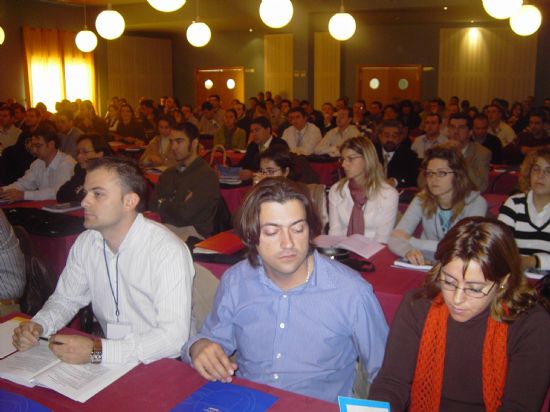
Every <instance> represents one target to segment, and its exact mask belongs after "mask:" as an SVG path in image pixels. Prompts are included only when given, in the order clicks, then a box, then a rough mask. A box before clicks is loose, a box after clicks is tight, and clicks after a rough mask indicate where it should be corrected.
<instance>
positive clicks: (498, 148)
mask: <svg viewBox="0 0 550 412" xmlns="http://www.w3.org/2000/svg"><path fill="white" fill-rule="evenodd" d="M472 140H473V141H474V142H476V143H479V144H480V145H483V146H484V147H486V148H487V149H489V150H490V151H491V163H493V164H501V163H502V143H501V142H500V139H499V138H498V137H496V136H495V135H494V134H491V133H489V119H487V116H485V115H484V114H478V115H476V117H474V124H473V127H472Z"/></svg>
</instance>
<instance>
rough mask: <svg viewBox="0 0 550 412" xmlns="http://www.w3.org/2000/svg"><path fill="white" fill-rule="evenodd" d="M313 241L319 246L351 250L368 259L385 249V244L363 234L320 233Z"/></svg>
mask: <svg viewBox="0 0 550 412" xmlns="http://www.w3.org/2000/svg"><path fill="white" fill-rule="evenodd" d="M313 243H314V244H315V245H316V246H318V247H324V248H327V247H339V248H342V249H346V250H349V251H351V252H353V253H356V254H358V255H359V256H361V257H363V258H365V259H368V258H370V257H371V256H373V255H375V254H376V253H378V252H380V251H381V250H382V249H384V245H383V244H381V243H378V242H377V241H375V240H372V239H367V238H366V237H365V236H362V235H358V234H355V235H351V236H349V237H347V236H332V235H320V236H317V237H316V238H315V239H313Z"/></svg>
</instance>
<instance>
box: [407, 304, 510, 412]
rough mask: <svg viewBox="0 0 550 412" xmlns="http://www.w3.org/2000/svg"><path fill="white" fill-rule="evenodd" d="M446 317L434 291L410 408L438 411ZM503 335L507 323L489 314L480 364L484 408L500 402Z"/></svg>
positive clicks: (416, 411)
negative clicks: (434, 296)
mask: <svg viewBox="0 0 550 412" xmlns="http://www.w3.org/2000/svg"><path fill="white" fill-rule="evenodd" d="M448 317H449V310H448V308H447V305H446V304H445V302H444V301H443V298H442V296H441V295H438V296H437V297H436V298H435V299H434V300H433V302H432V306H431V308H430V310H429V312H428V316H427V318H426V323H425V324H424V329H423V330H422V337H421V339H420V346H419V349H418V358H417V360H416V370H415V372H414V378H413V382H412V389H411V405H410V409H409V411H410V412H437V411H439V403H440V401H441V388H442V385H443V367H444V366H445V348H446V345H447V343H446V338H447V319H448ZM507 338H508V325H506V324H505V323H502V322H498V321H496V320H494V319H493V318H492V317H491V316H489V317H488V320H487V329H486V331H485V338H484V341H483V355H482V365H481V374H482V382H483V403H484V404H485V409H486V410H487V412H496V410H497V408H498V407H499V406H500V404H501V398H502V394H503V392H504V384H505V381H506V368H507V361H508V359H507V354H506V343H507Z"/></svg>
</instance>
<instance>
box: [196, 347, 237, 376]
mask: <svg viewBox="0 0 550 412" xmlns="http://www.w3.org/2000/svg"><path fill="white" fill-rule="evenodd" d="M189 354H190V355H191V361H192V362H193V367H194V368H195V369H196V370H197V372H199V373H200V375H201V376H202V377H203V378H205V379H208V380H209V381H212V382H215V381H220V382H226V383H229V382H231V381H232V380H233V378H232V376H233V375H234V374H235V370H237V365H236V364H235V363H232V362H231V361H230V360H229V358H228V357H227V355H226V354H225V352H224V351H223V349H222V347H221V346H220V345H219V344H217V343H214V342H211V341H209V340H208V339H200V340H198V341H196V342H195V343H194V344H193V345H192V346H191V348H190V349H189Z"/></svg>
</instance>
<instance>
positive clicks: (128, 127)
mask: <svg viewBox="0 0 550 412" xmlns="http://www.w3.org/2000/svg"><path fill="white" fill-rule="evenodd" d="M113 136H114V138H115V140H116V141H119V142H124V143H129V144H136V145H138V146H143V145H145V131H144V130H143V125H142V124H141V122H140V121H139V120H138V119H136V117H135V115H134V109H132V106H130V105H129V104H128V103H124V104H122V105H121V106H120V110H119V122H118V124H117V128H116V131H115V132H114V133H113Z"/></svg>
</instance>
